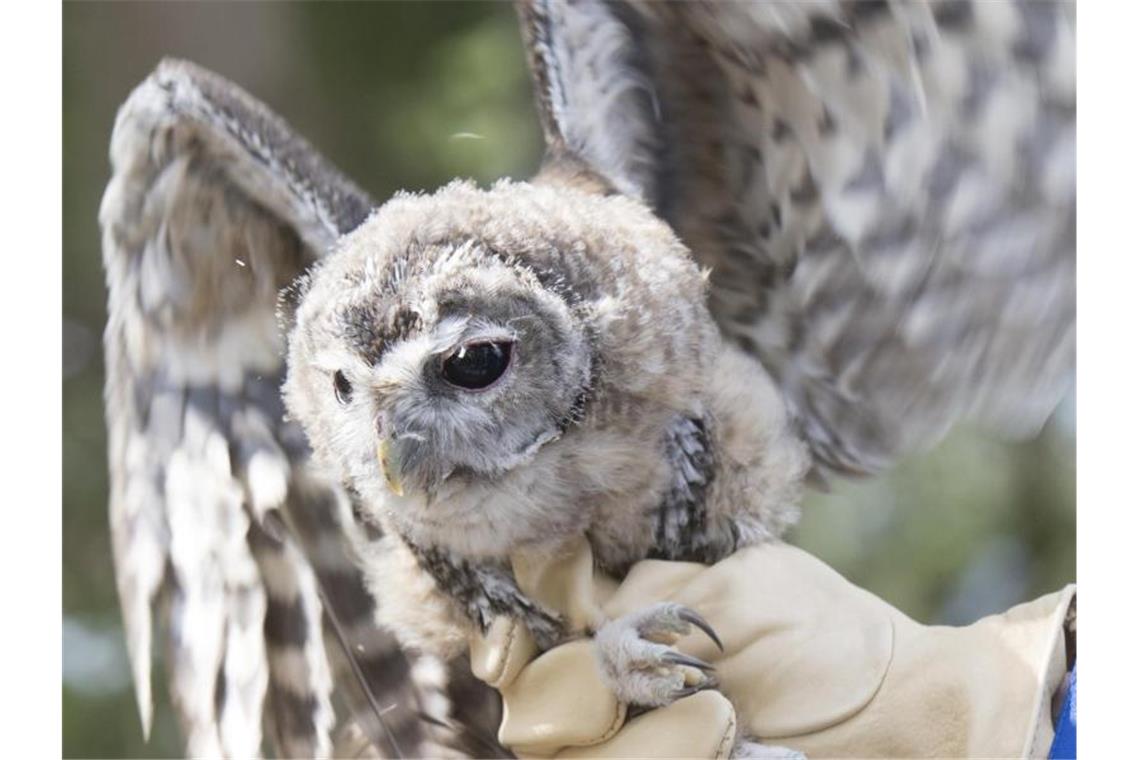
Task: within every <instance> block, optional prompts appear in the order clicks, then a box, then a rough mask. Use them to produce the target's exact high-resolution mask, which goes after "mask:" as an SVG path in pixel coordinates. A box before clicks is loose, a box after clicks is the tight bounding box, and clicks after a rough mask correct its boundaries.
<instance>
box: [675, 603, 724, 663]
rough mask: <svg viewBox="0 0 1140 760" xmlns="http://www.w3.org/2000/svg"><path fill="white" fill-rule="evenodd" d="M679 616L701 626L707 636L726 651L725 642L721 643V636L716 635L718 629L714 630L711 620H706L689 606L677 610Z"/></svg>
mask: <svg viewBox="0 0 1140 760" xmlns="http://www.w3.org/2000/svg"><path fill="white" fill-rule="evenodd" d="M677 617H679V618H681V619H682V620H684V621H685V622H687V623H692V624H693V625H694V626H696V627H697V628H699V629H700V630H701V631H703V632H704V634H705V635H706V636H708V637H709V638H710V639H712V643H714V644H716V648H717V649H719V650H720V651H722V652H723V651H724V644H723V643H721V640H720V636H717V635H716V631H715V630H713V627H712V626H711V625H709V621H707V620H705V619H704V618H703V617H701V616H700V615H698V614H697V613H696V612H694V611H693V610H691V609H689V608H688V607H681V608H680V609H679V610H678V611H677Z"/></svg>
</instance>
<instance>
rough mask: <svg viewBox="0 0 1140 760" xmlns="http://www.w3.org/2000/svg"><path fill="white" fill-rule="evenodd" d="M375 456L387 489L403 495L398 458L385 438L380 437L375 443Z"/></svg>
mask: <svg viewBox="0 0 1140 760" xmlns="http://www.w3.org/2000/svg"><path fill="white" fill-rule="evenodd" d="M376 456H377V458H378V459H379V460H380V471H381V472H382V473H384V482H386V483H387V484H388V488H389V490H391V491H392V493H394V494H396V495H397V496H403V495H404V484H403V483H402V482H400V460H399V457H398V456H397V455H396V451H395V449H394V448H393V447H392V444H391V443H389V442H388V439H387V438H382V439H381V440H380V443H379V444H377V445H376Z"/></svg>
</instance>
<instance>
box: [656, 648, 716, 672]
mask: <svg viewBox="0 0 1140 760" xmlns="http://www.w3.org/2000/svg"><path fill="white" fill-rule="evenodd" d="M661 659H662V660H664V661H665V662H672V663H675V664H677V665H685V666H687V667H690V668H696V669H697V670H699V671H701V672H703V673H711V672H712V671H714V670H716V668H714V667H713V666H712V665H710V664H709V663H707V662H705V661H704V660H702V659H701V658H699V657H691V656H690V655H687V654H683V653H681V652H677V651H673V650H670V651H668V652H666V653H665V654H663V655H661Z"/></svg>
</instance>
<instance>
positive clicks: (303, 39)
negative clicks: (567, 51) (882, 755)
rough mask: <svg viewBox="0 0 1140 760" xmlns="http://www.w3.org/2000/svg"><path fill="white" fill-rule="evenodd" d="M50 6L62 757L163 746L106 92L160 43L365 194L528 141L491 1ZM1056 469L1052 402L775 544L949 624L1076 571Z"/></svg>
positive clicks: (823, 506) (528, 159) (490, 169)
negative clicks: (117, 478)
mask: <svg viewBox="0 0 1140 760" xmlns="http://www.w3.org/2000/svg"><path fill="white" fill-rule="evenodd" d="M63 19H64V28H63V50H64V60H63V116H64V124H63V171H64V182H63V212H64V215H63V218H64V230H63V239H64V261H63V304H64V306H63V308H64V313H63V368H64V379H63V405H64V417H63V453H64V483H63V493H64V503H63V509H64V533H63V551H64V555H63V556H64V566H63V709H64V713H63V753H64V756H65V757H160V756H161V757H165V756H177V755H178V754H179V748H180V743H179V739H178V735H177V730H176V728H175V725H174V721H173V718H172V715H171V714H170V711H169V708H168V705H166V704H165V702H163V701H162V700H163V698H164V691H163V689H164V687H163V685H162V684H161V683H160V684H158V690H157V691H156V694H157V695H158V697H159V700H160V703H159V705H158V710H157V712H156V722H155V727H154V731H153V733H152V736H151V740H150V742H149V743H146V742H144V741H143V738H142V734H141V731H140V730H139V724H138V719H137V714H136V712H135V707H134V702H133V696H132V694H131V690H130V684H129V676H128V671H127V660H126V650H125V647H124V644H123V639H122V632H121V627H120V624H119V618H118V615H119V613H118V605H117V600H116V598H115V589H114V579H113V575H112V569H111V557H110V543H109V535H108V530H107V524H106V493H107V474H106V452H105V444H104V424H103V417H102V400H101V395H100V394H101V391H102V384H103V364H102V351H101V347H100V335H101V333H102V329H103V322H104V318H105V312H104V301H105V295H104V287H103V272H102V266H101V263H100V247H99V231H98V226H97V223H96V214H97V211H98V205H99V198H100V195H101V193H102V190H103V186H104V184H105V183H106V181H107V178H108V171H109V167H108V162H107V144H108V140H109V137H110V131H111V126H112V123H113V120H114V115H115V110H116V108H117V107H118V105H119V104H120V103H121V102H122V101H123V100H124V99H125V98H126V97H127V95H128V93H129V92H130V90H131V88H132V87H133V86H134V85H135V84H137V83H138V82H139V81H141V80H142V79H143V78H144V77H145V76H146V75H147V73H148V72H149V71H150V70H151V69H152V68H153V67H154V65H155V64H156V63H157V62H158V61H159V59H160V58H162V57H163V56H168V55H169V56H177V57H184V58H188V59H191V60H193V61H196V62H198V63H200V64H202V65H204V66H206V67H208V68H211V69H213V70H215V71H217V72H219V73H221V74H223V75H225V76H226V77H229V78H230V79H232V80H234V81H236V82H238V83H239V84H240V85H242V86H243V87H244V88H246V89H247V90H249V91H250V92H251V93H253V94H254V95H256V96H257V97H258V98H260V99H262V100H264V101H265V102H267V103H268V104H270V106H271V107H273V108H274V109H275V110H276V111H278V112H279V113H281V114H282V115H283V116H284V117H285V118H286V119H287V120H288V121H290V122H291V123H292V124H293V125H294V126H295V127H296V128H297V130H298V131H300V132H301V133H302V134H304V135H306V136H307V137H308V138H309V139H310V140H311V141H312V142H313V144H315V145H316V146H318V147H319V148H320V149H321V150H322V151H323V152H324V153H325V154H326V155H327V156H328V157H329V158H331V159H332V160H333V162H334V163H336V164H337V165H338V166H340V167H341V168H342V169H344V170H345V171H346V172H347V173H348V174H349V175H351V176H352V177H353V178H354V179H355V180H356V181H357V182H359V183H360V184H361V185H362V186H363V187H365V188H366V189H367V190H369V191H370V192H371V193H372V194H373V196H374V197H376V198H381V199H382V198H385V197H387V196H388V195H390V194H391V193H393V192H394V191H396V190H398V189H401V188H407V189H428V190H430V189H432V188H434V187H436V186H438V185H440V184H442V183H444V182H446V181H447V180H449V179H451V178H452V177H455V176H463V177H472V178H474V179H476V180H478V181H480V182H489V181H491V180H493V179H495V178H498V177H502V176H511V177H519V178H522V177H526V176H527V175H528V174H529V173H530V172H531V171H532V170H533V169H534V168H535V166H536V165H537V161H538V157H539V155H540V153H541V140H540V135H539V131H538V125H537V121H536V118H535V115H534V112H533V107H532V103H531V93H530V90H529V82H528V80H527V75H526V71H525V62H524V57H523V52H522V48H521V45H520V42H519V38H518V31H517V28H516V21H515V17H514V12H513V9H512V8H511V7H510V5H508V4H506V3H501V2H490V3H483V2H463V3H441V2H436V3H409V2H389V3H242V4H232V5H231V4H221V3H202V4H195V3H131V2H116V3H93V2H84V3H77V2H70V3H65V5H64V13H63ZM1074 464H1075V463H1074V414H1073V408H1072V401H1071V399H1070V400H1068V401H1067V402H1066V403H1065V404H1064V405H1063V406H1062V407H1061V409H1060V410H1059V411H1058V413H1057V414H1056V415H1055V417H1054V419H1053V420H1052V421H1051V422H1050V424H1049V425H1048V426H1047V428H1046V429H1045V431H1044V432H1043V433H1042V435H1041V436H1040V437H1038V438H1037V439H1036V440H1034V441H1031V442H1028V443H1023V444H1017V445H1010V444H1004V443H1001V442H998V441H994V440H992V439H990V438H987V437H985V436H982V435H980V434H977V433H972V432H970V431H960V432H959V433H957V434H955V436H953V437H952V438H951V439H950V440H948V441H947V442H946V443H945V444H943V445H942V446H940V447H939V448H938V449H937V450H936V451H934V452H931V453H930V454H927V455H923V456H919V457H915V458H914V459H913V460H912V461H909V462H907V463H906V464H905V465H904V466H902V467H901V468H899V469H897V470H896V471H895V472H894V473H892V475H891V476H890V477H888V478H879V479H874V480H867V481H861V482H842V483H836V484H835V485H834V489H833V491H832V492H831V493H829V494H813V495H812V496H811V497H810V499H809V501H808V504H807V505H806V507H805V510H804V519H803V521H802V523H801V525H800V526H799V527H798V528H797V529H796V531H795V534H794V535H793V537H792V540H793V541H795V542H798V543H799V544H801V545H803V546H805V547H807V548H808V549H809V550H811V551H814V552H815V553H817V554H818V555H819V556H821V557H822V558H824V559H825V560H827V561H828V562H830V563H831V564H833V565H834V566H835V567H836V568H837V569H838V570H840V571H841V572H843V573H844V574H846V575H847V576H848V577H849V578H851V579H852V580H854V581H855V582H857V583H859V584H861V585H864V586H866V587H868V588H870V589H871V590H873V591H875V592H876V593H878V594H879V595H881V596H883V597H884V598H886V599H887V600H888V601H890V602H892V603H893V604H895V605H896V606H898V607H900V608H901V609H902V610H904V611H905V612H907V613H908V614H910V615H911V616H913V617H916V618H918V619H920V620H923V621H928V622H948V623H960V622H968V621H970V620H973V619H975V618H977V617H979V616H981V615H984V614H987V613H990V612H994V611H996V610H999V609H1003V608H1005V607H1007V606H1009V605H1011V604H1014V603H1016V602H1018V601H1021V600H1024V599H1028V598H1030V597H1032V596H1035V595H1038V594H1041V593H1045V592H1047V591H1049V590H1052V589H1054V588H1056V587H1059V586H1060V585H1062V584H1064V583H1066V582H1069V581H1072V580H1073V579H1074V578H1075V574H1076V569H1075V568H1076V547H1075V538H1076V512H1075V506H1074V501H1075V474H1074ZM159 671H161V668H160V669H159Z"/></svg>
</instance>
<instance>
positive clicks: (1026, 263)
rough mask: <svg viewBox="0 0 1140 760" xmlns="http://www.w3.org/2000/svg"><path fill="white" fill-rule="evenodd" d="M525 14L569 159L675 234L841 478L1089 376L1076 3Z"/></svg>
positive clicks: (542, 102)
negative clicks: (1081, 363)
mask: <svg viewBox="0 0 1140 760" xmlns="http://www.w3.org/2000/svg"><path fill="white" fill-rule="evenodd" d="M522 18H523V29H524V33H525V35H526V37H527V40H528V47H529V48H530V50H531V62H532V67H533V68H534V69H535V84H536V88H537V89H538V103H539V107H540V112H541V114H542V119H543V122H544V125H545V130H546V133H547V136H548V143H549V145H550V148H551V151H552V152H554V153H558V152H560V151H567V150H569V151H571V152H574V153H576V154H577V155H578V157H579V158H581V159H584V160H585V161H587V162H588V163H590V164H592V165H593V166H594V167H595V168H596V169H597V170H598V171H599V172H601V173H602V174H603V175H605V176H607V177H608V178H609V179H610V181H611V183H612V184H614V185H615V186H616V187H619V188H629V187H632V188H634V193H635V194H637V195H639V196H640V197H642V198H644V199H645V200H647V201H648V202H650V203H651V204H653V205H654V206H655V208H656V209H657V211H658V212H659V213H660V214H661V215H662V216H663V217H664V218H666V219H667V220H668V221H669V222H670V223H671V224H672V225H673V226H674V228H675V229H676V230H677V232H678V233H679V234H680V236H681V237H682V239H684V240H685V242H686V243H687V244H688V245H689V247H690V248H691V249H692V251H693V253H694V255H695V257H696V258H697V260H698V261H699V262H700V263H701V264H702V265H704V266H707V267H708V268H709V269H710V270H711V275H710V285H711V287H710V301H709V305H710V308H711V310H712V312H713V315H714V317H715V318H716V320H717V321H718V323H719V324H720V326H721V328H722V331H723V332H724V334H725V335H726V336H728V337H729V338H730V339H732V340H733V341H735V342H737V343H738V344H739V345H741V346H742V347H744V348H745V349H746V350H748V351H750V352H751V353H752V354H754V355H755V356H757V357H758V358H759V359H760V360H761V362H762V363H763V364H764V366H765V368H766V369H767V370H768V371H769V372H770V373H771V374H772V375H773V376H774V377H775V379H776V380H777V382H778V383H779V385H780V387H781V388H782V390H783V392H784V394H785V396H786V399H787V402H788V405H789V408H790V410H791V412H792V413H793V415H794V417H795V418H796V420H797V422H798V424H799V427H800V429H801V431H802V433H803V435H804V437H805V439H806V440H807V442H808V443H809V445H810V447H811V450H812V453H813V455H814V458H815V461H816V464H817V465H818V467H819V469H820V470H822V471H827V470H831V471H842V472H857V473H864V472H872V471H876V470H879V469H881V468H883V467H885V466H887V465H888V464H890V463H891V462H892V461H894V460H896V459H897V458H898V457H899V456H900V455H902V454H903V453H905V452H908V451H911V450H914V449H917V448H923V447H926V446H929V445H932V444H933V443H935V442H937V441H938V440H939V439H940V438H941V437H942V435H943V434H944V433H945V432H946V431H947V430H948V428H949V427H950V426H951V425H952V424H954V423H955V422H958V421H961V420H977V421H980V422H982V423H985V424H988V425H991V426H996V427H997V428H998V429H1000V430H1003V431H1008V432H1012V433H1030V432H1032V431H1034V430H1035V429H1036V428H1037V426H1039V425H1040V424H1041V423H1042V422H1043V420H1044V419H1045V417H1046V416H1047V415H1048V414H1049V413H1050V412H1051V411H1052V409H1053V408H1054V406H1055V404H1056V403H1057V401H1058V400H1059V398H1060V396H1061V395H1062V394H1063V392H1064V391H1065V390H1066V389H1067V387H1068V386H1069V384H1070V383H1071V379H1072V375H1073V366H1074V361H1073V358H1074V343H1075V332H1074V317H1075V307H1074V301H1075V297H1074V268H1075V267H1074V258H1075V139H1074V138H1075V76H1074V75H1075V59H1074V48H1075V37H1074V9H1073V4H1072V3H1065V2H1057V3H1054V2H1048V1H1045V2H1013V1H1011V2H992V1H991V0H978V1H976V2H975V1H971V0H946V1H945V2H935V1H931V2H917V1H914V2H912V1H910V0H907V1H905V2H903V1H899V2H893V1H890V2H884V1H878V2H875V1H871V0H866V1H864V2H840V1H839V0H820V1H818V2H796V3H790V2H788V3H784V2H768V3H715V2H701V1H699V0H698V1H696V2H690V3H652V2H648V3H640V2H632V3H626V2H618V3H608V2H592V1H591V0H581V1H579V2H566V1H564V0H531V1H530V2H526V3H524V5H523V12H522ZM567 20H570V21H571V22H573V23H567Z"/></svg>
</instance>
